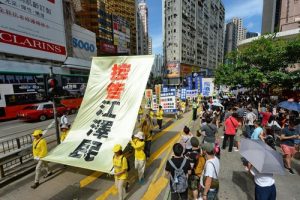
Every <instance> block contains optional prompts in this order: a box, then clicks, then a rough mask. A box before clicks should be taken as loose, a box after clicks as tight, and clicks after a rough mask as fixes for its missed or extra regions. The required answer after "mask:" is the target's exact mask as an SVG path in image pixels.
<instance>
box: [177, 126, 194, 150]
mask: <svg viewBox="0 0 300 200" xmlns="http://www.w3.org/2000/svg"><path fill="white" fill-rule="evenodd" d="M192 137H193V134H192V132H191V131H190V129H189V128H188V127H187V126H184V128H183V134H182V135H181V139H180V144H181V145H182V146H183V149H184V151H183V152H184V153H183V155H185V154H186V153H187V152H189V151H192V144H191V138H192Z"/></svg>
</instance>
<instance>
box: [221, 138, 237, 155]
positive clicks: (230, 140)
mask: <svg viewBox="0 0 300 200" xmlns="http://www.w3.org/2000/svg"><path fill="white" fill-rule="evenodd" d="M228 138H229V149H228V151H229V152H231V151H232V147H233V138H234V135H227V134H224V140H223V145H222V149H225V148H226V143H227V140H228Z"/></svg>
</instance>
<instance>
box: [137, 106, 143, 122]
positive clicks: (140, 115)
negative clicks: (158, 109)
mask: <svg viewBox="0 0 300 200" xmlns="http://www.w3.org/2000/svg"><path fill="white" fill-rule="evenodd" d="M143 114H144V111H143V108H142V106H140V108H139V112H138V122H139V123H141V120H142V117H143Z"/></svg>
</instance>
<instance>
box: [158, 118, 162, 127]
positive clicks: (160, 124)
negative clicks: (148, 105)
mask: <svg viewBox="0 0 300 200" xmlns="http://www.w3.org/2000/svg"><path fill="white" fill-rule="evenodd" d="M157 124H158V127H159V129H161V128H162V119H157Z"/></svg>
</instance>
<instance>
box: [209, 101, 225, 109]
mask: <svg viewBox="0 0 300 200" xmlns="http://www.w3.org/2000/svg"><path fill="white" fill-rule="evenodd" d="M211 105H213V106H217V107H222V108H224V106H223V105H222V104H220V103H218V102H214V103H212V104H211Z"/></svg>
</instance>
